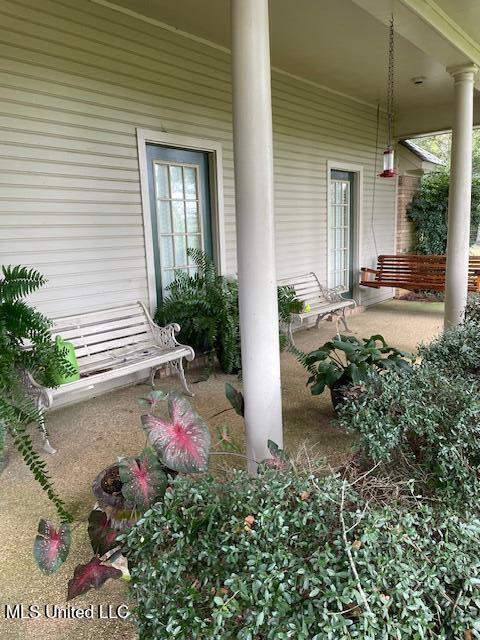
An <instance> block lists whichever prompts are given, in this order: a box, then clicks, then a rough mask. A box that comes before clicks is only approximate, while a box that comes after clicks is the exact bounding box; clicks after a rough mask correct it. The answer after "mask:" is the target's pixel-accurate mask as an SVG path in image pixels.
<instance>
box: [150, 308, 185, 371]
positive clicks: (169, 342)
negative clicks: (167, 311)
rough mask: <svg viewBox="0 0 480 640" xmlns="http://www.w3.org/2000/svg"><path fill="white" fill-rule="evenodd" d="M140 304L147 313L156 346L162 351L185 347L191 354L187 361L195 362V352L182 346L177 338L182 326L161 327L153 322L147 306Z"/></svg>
mask: <svg viewBox="0 0 480 640" xmlns="http://www.w3.org/2000/svg"><path fill="white" fill-rule="evenodd" d="M140 304H141V305H142V307H143V310H144V311H145V315H146V317H147V320H148V324H149V325H150V329H151V331H152V334H153V338H154V340H155V344H156V345H157V346H158V347H160V348H162V349H174V348H176V347H183V348H184V349H187V350H188V351H189V352H190V353H189V355H188V356H186V358H187V360H189V361H190V360H193V359H194V357H195V351H194V350H193V349H192V347H189V346H187V345H186V344H180V342H178V340H177V338H176V337H175V336H176V334H177V333H179V331H180V325H179V324H177V323H176V322H172V323H171V324H167V325H166V326H165V327H161V326H160V325H158V324H157V323H156V322H155V321H154V320H153V318H152V317H151V315H150V314H149V312H148V310H147V308H146V307H145V305H144V304H143V303H142V302H141V303H140Z"/></svg>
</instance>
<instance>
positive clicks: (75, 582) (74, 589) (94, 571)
mask: <svg viewBox="0 0 480 640" xmlns="http://www.w3.org/2000/svg"><path fill="white" fill-rule="evenodd" d="M121 577H122V572H121V571H120V569H115V567H112V566H110V565H108V564H104V563H103V562H102V561H101V559H100V558H99V557H98V556H95V557H94V558H92V559H91V560H90V562H87V564H79V565H78V566H77V567H75V571H74V572H73V578H72V579H71V580H69V581H68V593H67V600H72V599H73V598H76V597H77V596H79V595H81V594H82V593H86V592H87V591H89V590H90V589H99V588H100V587H101V586H102V584H104V583H105V582H106V581H107V580H108V579H109V578H121Z"/></svg>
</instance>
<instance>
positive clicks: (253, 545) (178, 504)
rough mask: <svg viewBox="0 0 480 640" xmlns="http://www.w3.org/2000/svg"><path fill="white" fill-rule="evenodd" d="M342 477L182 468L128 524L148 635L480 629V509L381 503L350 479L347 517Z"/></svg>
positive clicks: (340, 638) (438, 639)
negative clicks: (372, 502)
mask: <svg viewBox="0 0 480 640" xmlns="http://www.w3.org/2000/svg"><path fill="white" fill-rule="evenodd" d="M342 488H343V487H342V482H341V481H340V480H339V479H335V478H332V477H328V478H324V479H316V478H314V477H312V476H310V477H303V476H294V475H293V474H292V473H291V472H279V471H274V472H273V471H266V472H265V474H263V475H261V476H259V477H258V478H257V479H256V480H254V481H252V479H251V478H249V477H248V476H246V474H244V473H240V472H239V473H236V474H234V475H233V478H232V479H230V480H228V481H227V482H222V483H220V482H217V481H215V480H214V479H212V478H208V477H206V478H202V479H200V480H198V481H197V482H191V481H189V480H188V479H185V478H181V479H178V480H177V481H176V482H175V491H174V492H172V493H169V494H167V495H166V498H165V500H164V501H163V502H162V503H158V504H156V505H154V506H153V507H152V508H151V509H150V510H149V511H148V512H146V513H145V515H144V517H143V518H142V519H141V520H140V521H139V522H138V524H137V525H136V526H135V527H134V528H133V529H132V530H131V531H130V532H129V533H128V534H126V545H127V554H128V557H129V559H130V560H131V566H132V586H133V589H132V593H133V597H134V598H135V601H136V606H135V610H134V616H135V618H136V622H137V624H138V628H139V634H140V638H141V639H142V640H154V639H156V638H158V637H159V633H160V635H161V636H162V637H163V636H165V637H173V638H177V639H178V640H191V639H192V638H195V640H207V639H209V640H211V639H212V638H218V639H220V638H221V639H232V640H233V639H234V638H235V639H237V638H238V640H253V639H255V638H262V639H263V640H290V639H292V638H294V639H295V640H349V639H351V638H357V639H361V640H367V639H368V640H380V639H385V640H387V639H390V638H392V639H394V638H398V639H401V640H403V639H405V640H407V639H409V640H410V639H412V640H413V639H416V638H417V639H420V638H425V639H431V640H434V639H435V640H447V639H448V640H452V639H453V638H459V639H460V638H463V637H464V636H463V634H464V632H465V631H468V630H472V629H477V627H478V620H479V619H480V598H479V593H478V584H479V583H480V560H479V557H478V546H479V540H480V522H479V520H478V517H477V516H476V515H474V514H471V513H458V512H453V511H451V510H449V509H441V508H439V507H434V506H431V505H426V504H422V503H415V504H414V505H413V507H412V508H411V509H405V510H403V511H398V510H396V509H393V508H377V509H372V508H371V507H370V506H369V505H367V504H365V503H364V502H363V500H362V499H361V498H360V497H359V496H358V495H357V494H356V493H355V492H354V491H353V489H352V488H349V487H347V490H346V496H345V509H344V511H343V513H342V515H343V521H344V525H345V529H344V530H343V529H342V525H341V519H340V514H341V494H342ZM344 537H345V538H346V540H347V543H346V544H345V541H344ZM347 550H348V552H350V554H351V556H352V559H353V561H354V564H355V567H356V571H357V573H358V579H359V581H360V584H361V585H362V589H363V592H364V594H365V596H366V598H367V602H368V606H369V608H370V609H371V614H370V613H368V611H366V607H365V603H364V601H363V598H362V595H361V593H360V591H359V582H358V581H357V579H356V577H355V575H354V573H353V572H352V568H351V565H350V562H349V557H348V553H347ZM159 630H161V631H159Z"/></svg>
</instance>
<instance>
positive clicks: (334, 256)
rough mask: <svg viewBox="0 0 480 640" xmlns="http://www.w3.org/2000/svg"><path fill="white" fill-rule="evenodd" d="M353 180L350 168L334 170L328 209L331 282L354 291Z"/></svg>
mask: <svg viewBox="0 0 480 640" xmlns="http://www.w3.org/2000/svg"><path fill="white" fill-rule="evenodd" d="M354 182H355V174H354V173H352V172H350V171H337V170H332V172H331V175H330V210H329V212H328V286H329V287H341V288H342V289H343V291H344V292H345V293H346V295H347V296H348V297H350V298H351V297H352V295H353V248H354V226H355V220H354Z"/></svg>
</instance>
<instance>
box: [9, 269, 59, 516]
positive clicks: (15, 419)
mask: <svg viewBox="0 0 480 640" xmlns="http://www.w3.org/2000/svg"><path fill="white" fill-rule="evenodd" d="M2 274H3V278H2V279H0V458H1V457H2V451H3V442H4V439H5V436H7V435H8V436H10V437H11V439H12V441H13V443H14V444H15V446H16V447H17V449H18V451H19V452H20V454H21V456H22V458H23V460H24V461H25V463H26V464H27V466H28V467H29V468H30V470H31V472H32V473H33V475H34V477H35V479H36V480H37V481H38V482H39V484H40V485H41V487H42V489H43V490H44V491H45V492H46V494H47V496H48V497H49V498H50V500H51V501H52V502H53V504H54V505H55V507H56V509H57V512H58V514H59V516H60V518H61V519H62V521H65V520H70V519H71V516H70V514H69V513H68V512H67V511H66V510H65V505H64V503H63V502H62V500H61V499H60V498H59V497H58V496H57V494H56V493H55V491H54V489H53V486H52V484H51V481H50V478H49V475H48V471H47V466H46V463H45V462H44V461H43V460H42V459H41V457H40V456H39V454H38V453H37V452H36V451H35V449H34V446H33V441H32V438H31V436H30V434H29V433H28V430H27V427H28V424H29V423H30V422H37V423H38V420H39V417H40V416H39V413H38V411H37V409H36V407H35V406H34V404H33V402H32V400H31V399H30V398H29V397H28V395H27V394H26V393H25V390H24V383H23V376H22V374H23V372H24V371H29V372H30V373H31V374H32V375H33V376H34V378H35V379H36V380H37V381H38V382H40V383H41V384H42V385H43V386H47V387H54V386H57V385H56V379H57V376H58V375H62V374H65V375H69V374H70V373H71V369H70V365H68V363H67V362H66V361H65V354H64V353H63V352H62V350H59V349H57V348H56V347H55V345H54V343H52V341H51V338H50V332H49V328H50V321H49V320H48V318H46V317H45V316H43V315H42V314H41V313H39V312H38V311H37V310H36V309H34V308H33V307H31V306H30V305H28V304H27V303H26V302H25V300H23V299H22V298H24V297H25V296H27V295H29V294H30V293H32V292H33V291H35V290H36V289H38V288H39V287H41V286H42V285H43V284H45V282H46V281H45V279H44V278H43V276H42V275H41V274H40V273H38V271H35V270H33V269H27V268H26V267H21V266H16V267H2ZM27 347H28V348H27Z"/></svg>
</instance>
